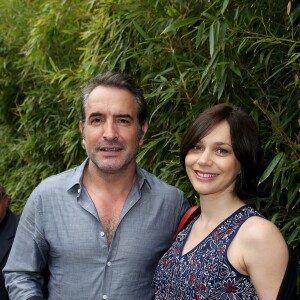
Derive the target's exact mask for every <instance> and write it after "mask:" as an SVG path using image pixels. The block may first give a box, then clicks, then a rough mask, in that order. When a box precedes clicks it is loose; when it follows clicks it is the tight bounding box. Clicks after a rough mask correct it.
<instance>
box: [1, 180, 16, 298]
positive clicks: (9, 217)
mask: <svg viewBox="0 0 300 300" xmlns="http://www.w3.org/2000/svg"><path fill="white" fill-rule="evenodd" d="M8 206H9V196H8V195H7V194H6V192H5V189H4V186H3V185H2V183H1V182H0V299H1V300H8V299H9V298H8V294H7V291H6V289H5V284H4V277H3V275H2V270H3V268H4V266H5V264H6V261H7V258H8V254H9V251H10V249H11V245H12V243H13V241H14V237H15V233H16V230H17V227H18V222H19V218H18V217H17V216H16V215H14V214H13V213H12V212H11V210H10V209H9V208H8Z"/></svg>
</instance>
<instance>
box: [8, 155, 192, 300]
mask: <svg viewBox="0 0 300 300" xmlns="http://www.w3.org/2000/svg"><path fill="white" fill-rule="evenodd" d="M87 162H88V160H85V161H84V162H83V163H82V164H81V165H80V166H78V167H76V168H73V169H70V170H68V171H65V172H63V173H60V174H58V175H54V176H51V177H49V178H47V179H45V180H44V181H42V182H41V183H40V184H39V185H38V186H37V187H36V188H35V190H34V191H33V192H32V194H31V196H30V197H29V199H28V201H27V203H26V205H25V208H24V210H23V214H22V216H21V219H20V223H19V227H18V230H17V234H16V237H15V241H14V244H13V247H12V250H11V253H10V256H9V259H8V262H7V264H6V266H5V269H4V275H5V279H6V286H7V288H8V291H9V294H10V299H12V300H23V299H28V298H30V297H32V296H41V295H42V292H41V285H42V277H41V275H40V274H41V272H42V269H43V268H44V267H45V265H46V263H47V262H48V265H49V270H50V273H51V275H50V281H49V283H48V289H49V298H48V299H49V300H54V299H55V300H68V299H70V300H76V299H78V300H85V299H89V300H94V299H113V300H125V299H131V300H141V299H143V300H148V299H154V291H153V287H152V285H151V283H152V279H153V274H154V270H155V267H156V265H157V263H158V260H159V259H160V257H161V256H162V255H163V254H164V252H165V251H166V250H167V249H168V248H169V247H170V245H171V243H172V236H173V234H174V232H175V231H176V228H177V225H178V223H179V220H180V218H181V217H182V215H183V214H184V212H185V211H186V210H187V209H188V207H189V204H188V202H187V200H186V199H185V197H184V194H183V193H182V191H180V190H179V189H177V188H175V187H173V186H170V185H168V184H167V183H165V182H163V181H162V180H160V179H158V178H157V177H155V176H154V175H153V174H150V173H148V172H147V171H145V170H143V169H140V168H137V180H136V182H135V183H134V185H133V187H132V189H131V191H130V193H129V195H128V197H127V199H126V201H125V204H124V207H123V210H122V213H121V216H120V219H119V223H118V226H117V229H116V232H115V234H114V236H113V240H112V243H111V245H110V247H108V245H107V241H106V237H105V233H104V229H103V226H102V224H101V221H100V219H99V217H98V214H97V211H96V208H95V206H94V203H93V201H92V200H91V198H90V196H89V194H88V192H87V190H86V189H85V187H84V186H83V184H82V176H83V170H84V167H85V164H86V163H87Z"/></svg>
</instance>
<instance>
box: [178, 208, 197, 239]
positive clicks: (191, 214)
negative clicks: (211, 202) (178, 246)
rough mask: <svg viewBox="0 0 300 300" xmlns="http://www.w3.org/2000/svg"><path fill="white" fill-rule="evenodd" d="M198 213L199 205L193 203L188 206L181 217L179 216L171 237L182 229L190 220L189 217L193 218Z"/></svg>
mask: <svg viewBox="0 0 300 300" xmlns="http://www.w3.org/2000/svg"><path fill="white" fill-rule="evenodd" d="M199 213H200V206H198V205H195V206H192V207H190V208H189V209H188V210H187V211H186V212H185V213H184V215H183V217H182V218H181V220H180V222H179V225H178V228H177V230H176V232H175V235H174V237H173V239H175V238H176V236H177V234H178V233H179V231H181V230H182V229H184V228H185V227H186V226H187V225H188V224H189V222H190V221H191V219H193V218H194V217H195V216H197V215H198V214H199Z"/></svg>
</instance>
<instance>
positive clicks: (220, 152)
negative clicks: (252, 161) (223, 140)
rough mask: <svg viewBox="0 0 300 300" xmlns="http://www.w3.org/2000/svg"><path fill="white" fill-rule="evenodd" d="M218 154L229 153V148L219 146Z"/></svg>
mask: <svg viewBox="0 0 300 300" xmlns="http://www.w3.org/2000/svg"><path fill="white" fill-rule="evenodd" d="M216 152H217V153H218V154H221V155H224V154H227V153H228V150H226V149H224V148H218V149H217V151H216Z"/></svg>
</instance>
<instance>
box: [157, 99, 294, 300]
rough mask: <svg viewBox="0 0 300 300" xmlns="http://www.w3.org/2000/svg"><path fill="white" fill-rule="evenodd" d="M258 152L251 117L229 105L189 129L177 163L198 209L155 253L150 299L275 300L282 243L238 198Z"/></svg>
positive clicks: (283, 259)
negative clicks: (158, 257)
mask: <svg viewBox="0 0 300 300" xmlns="http://www.w3.org/2000/svg"><path fill="white" fill-rule="evenodd" d="M260 152H261V150H260V142H259V135H258V130H257V127H256V125H255V122H254V120H253V119H252V118H251V117H250V116H249V115H248V114H246V113H245V112H243V111H241V110H240V109H238V108H237V107H235V106H233V105H231V104H219V105H216V106H214V107H212V108H210V109H207V110H206V111H204V112H203V113H202V114H200V115H199V116H198V118H197V119H196V120H195V121H194V123H193V124H192V125H191V127H190V128H189V129H188V131H187V133H186V135H185V137H184V139H183V142H182V148H181V163H182V164H183V166H185V169H186V173H187V175H188V177H189V180H190V182H191V183H192V185H193V187H194V189H195V190H196V191H197V192H198V193H199V196H200V206H201V214H200V216H197V217H195V218H194V219H193V220H192V221H191V223H190V224H189V225H188V226H187V227H186V229H184V230H183V231H181V232H180V233H179V234H178V236H177V238H176V240H175V242H174V244H173V245H172V247H171V248H170V249H169V250H168V252H167V253H166V254H165V255H164V256H163V257H162V258H161V260H160V262H159V264H158V266H157V269H156V272H155V277H154V281H153V283H154V285H155V296H156V298H155V299H163V300H167V299H172V300H173V299H174V300H175V299H176V300H177V299H182V300H188V299H242V300H247V299H249V300H250V299H251V300H252V299H260V300H271V299H276V297H277V295H278V292H279V289H280V285H281V283H282V280H283V277H284V274H285V271H286V268H287V264H288V260H289V252H288V247H287V244H286V242H285V240H284V238H283V237H282V235H281V233H280V231H279V230H278V229H277V227H276V226H275V225H274V224H273V223H271V222H270V221H268V220H266V219H265V218H264V217H262V216H261V215H260V214H259V213H258V212H257V211H255V210H254V209H253V208H251V207H250V206H247V205H246V204H245V203H244V202H243V200H242V199H243V198H242V197H243V193H244V192H245V188H246V187H249V183H250V181H251V180H252V179H253V178H255V177H256V174H257V169H258V165H259V160H260Z"/></svg>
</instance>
